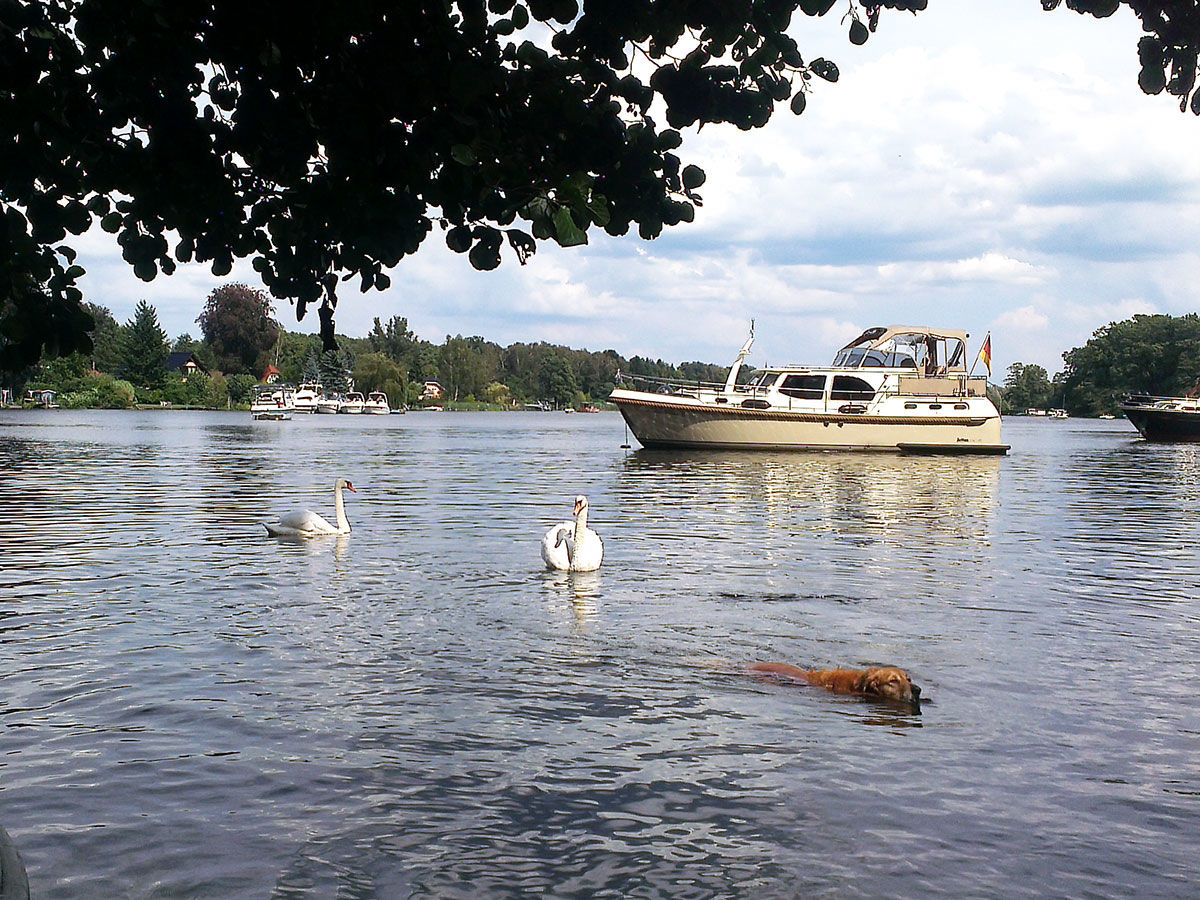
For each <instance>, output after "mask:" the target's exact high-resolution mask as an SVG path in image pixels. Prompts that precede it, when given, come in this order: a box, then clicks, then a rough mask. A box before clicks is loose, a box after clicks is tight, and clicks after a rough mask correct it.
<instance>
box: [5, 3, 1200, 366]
mask: <svg viewBox="0 0 1200 900" xmlns="http://www.w3.org/2000/svg"><path fill="white" fill-rule="evenodd" d="M1122 2H1123V3H1124V5H1126V6H1129V7H1130V8H1131V9H1132V10H1133V11H1134V12H1135V13H1136V14H1137V15H1138V16H1139V17H1140V18H1141V20H1142V23H1143V27H1144V29H1145V30H1146V36H1145V37H1143V38H1142V40H1141V43H1140V44H1139V47H1138V52H1139V57H1140V59H1141V64H1142V76H1141V79H1140V83H1141V86H1142V88H1143V89H1144V90H1146V91H1148V92H1151V93H1153V92H1157V91H1161V90H1164V89H1165V90H1167V91H1169V92H1171V93H1172V94H1175V95H1177V96H1180V97H1181V98H1182V99H1183V100H1184V102H1185V103H1186V102H1187V99H1188V98H1189V97H1190V98H1191V106H1192V108H1193V111H1200V109H1198V107H1197V104H1198V103H1200V101H1198V100H1197V95H1196V94H1195V93H1193V88H1194V84H1195V74H1196V60H1197V47H1198V46H1200V43H1198V40H1197V35H1198V33H1200V24H1198V18H1197V17H1198V13H1197V10H1196V6H1197V0H1158V2H1143V0H1122ZM1042 5H1043V6H1044V7H1045V8H1047V9H1052V8H1054V7H1055V6H1058V5H1059V0H1043V4H1042ZM1066 5H1067V6H1068V7H1069V8H1070V9H1073V10H1075V11H1076V12H1081V13H1090V14H1092V15H1096V16H1103V15H1109V14H1111V13H1112V12H1114V11H1115V10H1116V9H1117V8H1118V6H1120V5H1121V3H1118V2H1117V0H1067V4H1066ZM835 6H837V7H838V8H839V10H842V11H844V14H843V19H842V21H843V23H844V24H845V25H846V27H847V31H848V37H849V40H850V41H851V42H852V43H855V44H861V43H863V42H864V41H866V40H867V39H868V36H869V34H870V33H871V32H872V31H873V30H874V29H875V28H876V26H877V25H878V22H879V16H880V12H881V10H882V9H889V10H907V11H910V12H917V11H919V10H922V9H924V8H925V6H926V0H878V2H866V0H839V2H837V3H835V0H607V2H606V0H584V2H582V3H580V2H578V0H521V2H516V0H347V2H341V3H327V4H316V5H307V6H305V7H304V8H303V11H302V12H301V11H300V10H298V8H297V7H296V6H295V4H293V3H290V2H286V0H249V2H246V3H230V2H218V0H37V2H34V0H0V205H2V209H0V242H2V243H0V303H2V304H3V305H2V307H0V366H4V367H6V368H10V369H12V368H18V367H20V366H21V365H25V364H27V363H29V362H31V361H34V360H36V359H37V358H38V357H39V356H40V355H41V354H42V353H43V352H44V351H48V352H50V353H62V352H70V351H72V350H86V349H87V348H88V341H89V338H88V336H87V333H88V331H89V329H90V327H91V322H90V320H89V316H88V314H87V312H86V310H85V309H84V306H83V297H82V294H81V292H80V290H79V288H78V287H77V281H78V279H79V278H80V277H81V276H82V275H83V274H84V271H83V269H82V267H80V266H79V265H77V264H76V263H75V259H76V254H75V251H74V250H73V249H72V247H71V245H70V237H69V236H70V235H80V234H82V233H84V232H85V231H87V230H88V229H89V228H90V227H91V226H92V224H93V223H94V222H96V221H98V222H99V225H100V227H101V228H103V229H104V230H105V231H108V232H111V233H112V234H114V235H116V239H117V242H118V243H119V245H120V248H121V252H122V255H123V257H124V259H125V260H126V262H128V263H129V264H130V265H131V266H132V267H133V270H134V272H135V273H136V274H137V275H138V277H140V278H142V279H144V280H147V281H149V280H151V279H153V278H155V277H156V276H157V275H159V274H166V275H169V274H171V273H172V272H173V271H174V270H175V268H176V266H177V265H178V264H179V263H182V262H189V261H198V262H201V263H206V264H208V265H209V266H210V267H211V269H212V271H213V273H214V274H215V275H218V276H221V275H225V274H227V273H229V272H230V270H231V268H232V266H233V263H234V260H236V259H242V258H250V259H252V264H253V267H254V269H255V270H256V271H257V272H258V273H259V274H260V276H261V278H262V280H263V284H264V285H265V286H266V287H267V289H268V290H269V291H270V292H271V294H272V295H273V296H275V297H276V298H279V299H286V300H289V301H290V302H292V303H293V304H294V305H295V309H296V314H297V318H303V317H304V315H305V312H306V310H307V309H308V308H309V307H310V306H312V305H317V306H318V311H319V315H320V319H321V334H322V337H323V339H324V340H325V342H326V346H328V347H332V346H334V344H335V342H334V325H333V311H334V307H335V305H336V303H337V291H338V287H339V284H340V282H342V281H345V280H348V279H357V282H358V286H359V287H360V288H361V289H362V290H363V291H364V292H366V291H370V290H372V289H375V290H383V289H385V288H387V287H388V286H389V284H390V278H389V275H388V274H387V272H388V270H390V269H392V268H393V267H394V266H396V265H397V264H398V263H399V262H400V261H401V259H403V258H404V257H405V256H408V255H409V254H412V253H415V252H416V250H417V249H418V248H419V247H420V245H421V244H422V242H423V241H425V240H426V239H427V238H428V237H430V235H432V234H434V233H435V232H436V233H439V234H440V236H441V237H442V239H443V240H445V242H446V244H447V245H448V246H449V247H450V248H451V249H452V250H455V251H457V252H460V253H464V254H466V255H467V257H468V259H469V261H470V264H471V265H472V266H474V267H475V268H477V269H482V270H488V269H493V268H495V267H496V266H497V265H499V264H500V260H501V255H502V251H503V252H506V253H509V254H511V255H512V256H514V257H515V258H516V259H517V260H518V261H520V262H524V261H525V260H526V259H527V258H528V257H529V255H530V254H532V253H533V252H534V251H535V250H536V247H537V244H538V242H539V241H546V240H552V241H555V242H556V243H558V244H560V245H563V246H572V245H575V244H580V243H584V242H585V241H586V240H587V235H588V231H589V230H590V229H592V228H600V229H603V230H604V231H605V232H607V233H609V234H612V235H623V234H626V233H627V232H628V231H629V230H630V229H632V228H634V227H636V229H637V232H638V234H639V235H641V237H643V238H646V239H650V238H654V237H655V236H657V235H658V234H660V233H661V231H662V229H663V228H664V227H668V226H672V225H676V224H678V223H680V222H688V221H691V220H692V219H693V217H694V215H695V207H696V206H698V205H699V204H700V203H701V197H700V196H699V194H698V193H697V191H698V189H699V188H700V187H701V186H702V185H703V184H704V180H705V176H704V172H703V171H702V169H701V168H700V167H698V166H696V165H694V164H685V163H684V161H683V159H682V158H681V157H680V155H679V154H678V153H677V152H676V151H677V150H679V148H680V146H681V144H682V142H683V137H682V135H681V133H680V129H687V128H690V127H692V126H701V125H704V124H710V123H728V124H732V125H734V126H736V127H738V128H740V129H746V130H749V129H752V128H756V127H760V126H762V125H765V124H766V123H767V121H768V120H769V119H770V117H771V115H772V113H773V111H774V110H775V109H776V108H777V107H778V106H780V105H783V104H784V103H787V104H788V105H789V106H790V108H791V110H792V111H793V112H795V113H801V112H803V110H804V107H805V104H806V97H807V95H808V92H809V91H810V89H811V87H812V85H813V84H815V83H816V81H817V80H821V79H823V80H825V81H836V80H837V78H838V68H837V65H836V64H835V63H834V62H833V61H831V60H827V59H823V58H816V59H812V58H807V57H805V55H803V54H802V52H801V48H800V47H799V45H798V44H797V42H796V40H795V39H794V38H793V37H792V36H791V34H789V28H791V27H792V25H793V17H794V15H795V14H796V13H797V12H799V13H802V14H804V15H806V16H823V15H825V14H827V13H829V12H830V11H831V10H833V9H834V7H835ZM652 108H653V110H654V113H655V115H653V116H652V115H651V110H652ZM660 110H661V111H660ZM656 116H661V118H662V119H663V120H664V122H661V123H660V122H659V121H658V119H657V118H656ZM505 245H507V247H508V250H507V251H504V250H503V248H504V247H505Z"/></svg>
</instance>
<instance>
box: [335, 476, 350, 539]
mask: <svg viewBox="0 0 1200 900" xmlns="http://www.w3.org/2000/svg"><path fill="white" fill-rule="evenodd" d="M342 493H343V491H342V489H341V488H340V487H339V488H334V491H333V508H334V509H335V510H336V511H337V529H338V533H339V534H348V533H349V532H350V520H349V519H347V518H346V501H345V499H344V498H343V497H342Z"/></svg>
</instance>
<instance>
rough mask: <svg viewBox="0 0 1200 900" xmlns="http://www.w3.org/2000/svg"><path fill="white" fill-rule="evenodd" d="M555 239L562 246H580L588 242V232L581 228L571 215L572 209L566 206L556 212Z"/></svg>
mask: <svg viewBox="0 0 1200 900" xmlns="http://www.w3.org/2000/svg"><path fill="white" fill-rule="evenodd" d="M554 240H555V241H556V242H557V243H558V245H559V246H560V247H578V246H579V245H580V244H586V243H587V242H588V239H587V232H586V231H582V230H580V228H579V226H578V225H576V224H575V220H574V219H573V218H572V217H571V210H570V209H569V208H567V207H565V206H562V207H559V209H558V211H557V212H555V213H554Z"/></svg>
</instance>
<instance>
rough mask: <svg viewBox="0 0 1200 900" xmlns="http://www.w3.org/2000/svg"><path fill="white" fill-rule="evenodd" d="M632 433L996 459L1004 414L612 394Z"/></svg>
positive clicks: (664, 440) (657, 441) (670, 443)
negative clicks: (785, 406) (749, 405)
mask: <svg viewBox="0 0 1200 900" xmlns="http://www.w3.org/2000/svg"><path fill="white" fill-rule="evenodd" d="M609 399H610V400H611V401H612V402H613V403H614V404H616V406H617V408H618V409H620V411H621V415H622V416H624V417H625V421H626V423H628V425H629V430H630V431H632V432H633V434H634V437H636V438H637V439H638V441H639V442H641V444H642V445H643V446H645V447H647V448H669V447H683V448H696V447H703V448H716V449H747V450H884V451H893V452H895V451H899V450H901V449H902V445H908V448H920V449H919V450H918V451H917V452H926V453H930V452H942V453H954V452H957V453H995V454H1003V453H1006V452H1007V451H1008V447H1007V446H1006V445H1004V444H1002V443H1000V416H999V415H992V416H984V415H977V416H929V415H926V416H915V415H914V416H900V415H894V416H893V415H877V414H871V415H868V414H865V413H857V412H848V413H841V412H828V413H818V412H790V411H788V410H782V409H761V410H760V409H745V408H742V407H739V406H729V407H718V406H715V405H713V404H708V403H701V402H699V401H694V400H687V399H681V400H678V401H675V400H670V399H668V398H666V397H664V396H662V395H656V394H648V393H643V392H640V391H626V390H620V389H618V390H617V391H614V392H613V394H612V396H611V397H610V398H609Z"/></svg>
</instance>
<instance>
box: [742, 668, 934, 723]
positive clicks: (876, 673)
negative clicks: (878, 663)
mask: <svg viewBox="0 0 1200 900" xmlns="http://www.w3.org/2000/svg"><path fill="white" fill-rule="evenodd" d="M749 671H751V672H756V673H761V674H763V675H779V676H783V677H784V678H790V679H792V680H794V681H803V682H805V683H807V684H815V685H818V686H819V687H823V688H828V689H829V690H831V691H834V692H835V693H838V694H856V695H858V696H861V697H878V698H880V699H883V700H896V701H898V702H900V703H907V704H908V705H909V706H910V707H912V710H913V712H916V713H919V712H920V711H921V689H920V688H919V687H918V686H917V685H915V684H913V683H912V680H911V679H910V678H909V677H908V673H907V672H905V671H904V670H903V669H894V668H876V669H801V668H798V667H797V666H789V665H788V664H787V663H780V662H765V663H754V665H752V666H750V667H749Z"/></svg>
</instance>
